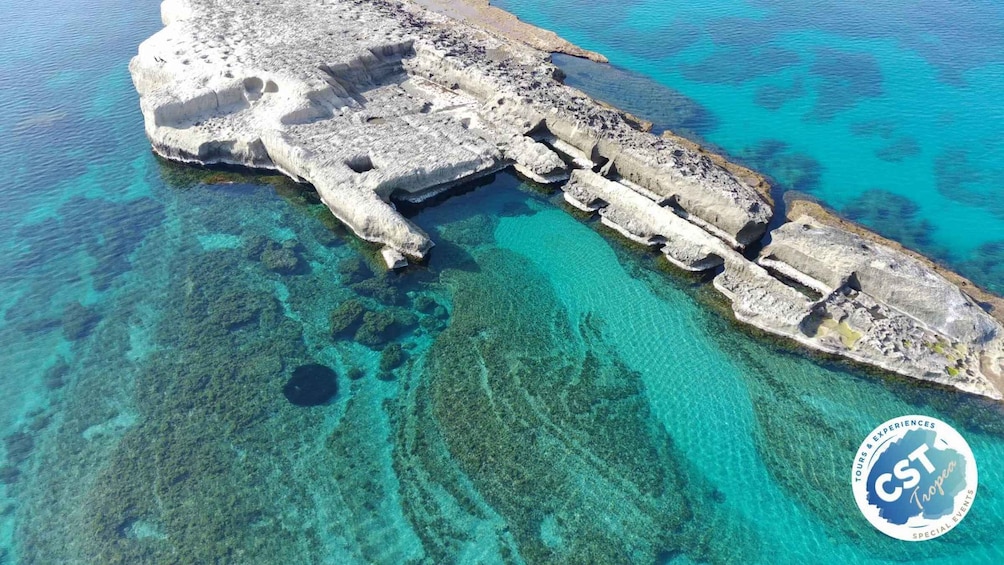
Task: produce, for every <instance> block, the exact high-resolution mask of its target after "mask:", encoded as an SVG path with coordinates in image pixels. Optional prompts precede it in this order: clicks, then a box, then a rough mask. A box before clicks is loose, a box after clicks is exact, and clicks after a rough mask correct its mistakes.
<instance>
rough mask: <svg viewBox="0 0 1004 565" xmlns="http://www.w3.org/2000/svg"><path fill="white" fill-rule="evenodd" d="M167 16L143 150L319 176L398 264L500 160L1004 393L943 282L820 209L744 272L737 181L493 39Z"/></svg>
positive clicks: (245, 14)
mask: <svg viewBox="0 0 1004 565" xmlns="http://www.w3.org/2000/svg"><path fill="white" fill-rule="evenodd" d="M424 4H426V5H428V4H429V2H424ZM433 4H442V2H441V1H440V2H437V3H433ZM162 16H163V21H164V24H165V28H164V29H163V30H162V31H160V32H158V33H157V34H155V35H154V36H153V37H151V38H150V39H148V40H147V41H145V42H144V43H143V44H142V45H141V46H140V49H139V54H138V55H137V56H136V57H135V58H134V59H133V61H132V63H131V65H130V71H131V72H132V76H133V81H134V83H135V85H136V88H137V90H138V91H139V93H140V101H141V106H142V110H143V115H144V118H145V127H146V132H147V135H148V136H149V138H150V140H151V142H152V145H153V148H154V150H155V151H157V152H158V153H159V154H161V155H163V156H165V157H167V158H170V159H175V160H178V161H187V162H194V163H203V164H214V163H215V164H219V163H228V164H238V165H245V166H249V167H255V168H264V169H275V170H279V171H282V172H284V173H285V174H287V175H289V176H290V177H293V178H294V179H298V180H301V181H304V182H309V183H311V184H313V185H314V187H315V188H316V189H317V191H318V193H319V194H320V196H321V199H322V200H323V201H324V203H325V204H326V205H327V207H328V208H329V209H330V210H331V212H332V213H333V214H334V215H335V216H336V217H338V218H339V219H340V220H341V221H342V222H343V223H345V224H346V225H347V226H348V227H349V228H351V229H352V230H353V231H354V232H355V233H356V234H357V235H359V236H360V237H361V238H363V239H366V240H368V241H372V242H376V243H379V244H382V245H383V246H384V253H383V255H384V258H385V259H386V261H387V263H388V266H390V267H392V268H395V267H398V266H401V265H404V264H406V261H405V257H410V258H412V259H421V258H422V257H424V256H425V255H426V254H427V253H428V252H429V250H430V248H431V247H432V246H433V243H434V242H433V241H432V240H431V239H430V238H429V236H428V235H427V234H426V233H424V232H423V231H422V230H420V229H419V228H418V227H417V226H415V225H414V224H412V223H410V222H409V221H408V220H406V219H405V218H404V217H402V216H401V215H400V214H398V213H397V211H396V210H395V208H394V204H393V203H394V202H395V201H401V200H407V201H421V200H423V199H425V198H428V197H429V196H431V195H434V194H437V193H438V192H441V191H442V190H444V189H446V188H449V187H451V186H453V185H455V184H457V183H461V182H465V181H468V180H471V179H473V178H475V177H477V176H480V175H485V174H489V173H491V172H494V171H496V170H499V169H501V168H504V167H509V166H514V167H515V168H516V170H517V171H519V172H520V173H521V174H523V175H525V176H527V177H529V178H531V179H533V180H535V181H537V182H542V183H556V182H560V183H564V181H566V180H568V179H569V177H571V180H569V182H567V183H564V184H563V186H562V188H563V190H564V191H565V195H566V200H568V202H569V203H571V204H573V205H575V206H577V207H579V208H582V209H584V210H590V211H597V212H598V213H599V214H600V216H601V217H602V220H603V222H604V223H605V224H607V225H610V226H611V227H614V228H615V229H617V230H618V231H619V232H620V233H622V234H624V235H625V236H627V237H630V238H631V239H634V240H635V241H639V242H642V243H644V244H646V245H653V246H657V247H659V248H660V249H661V250H662V252H663V253H664V254H665V256H666V258H667V259H668V260H669V261H670V262H672V263H673V264H675V265H677V266H678V267H681V268H684V269H687V270H691V271H703V270H708V269H719V270H720V271H721V272H720V273H719V274H718V276H717V277H716V279H715V286H716V288H718V289H719V290H720V291H722V292H723V293H724V294H725V295H726V296H727V297H729V299H730V300H731V301H732V303H733V310H734V311H735V314H736V317H737V318H738V319H739V320H742V321H744V322H747V323H750V324H752V325H755V326H757V327H760V328H762V329H764V330H766V331H769V332H772V333H775V334H778V335H783V336H786V337H789V338H792V339H795V340H797V341H799V342H801V343H803V344H805V345H807V346H810V347H813V348H815V349H819V350H823V351H828V352H831V353H836V354H839V355H843V356H845V357H848V358H851V359H855V360H857V361H861V362H865V363H869V364H872V365H876V366H879V367H883V368H886V369H889V370H893V371H896V372H899V373H901V374H904V375H909V376H914V377H919V378H924V379H928V380H934V381H937V382H941V383H944V384H948V385H951V386H955V387H958V388H961V389H963V390H967V391H970V392H974V393H977V394H984V395H987V396H991V397H994V398H1000V392H999V389H1000V386H1001V377H1000V375H999V373H1000V358H1001V357H1002V355H1004V354H1002V353H1001V351H1002V346H1001V341H1002V339H1004V338H1002V335H1004V331H1002V328H1001V326H1000V324H999V322H998V321H997V320H995V319H994V318H992V317H990V316H988V315H986V314H985V313H984V312H983V311H982V310H981V309H980V307H979V306H978V305H976V304H975V303H974V302H973V301H972V300H971V299H970V298H969V297H968V296H966V295H965V294H964V293H963V292H962V291H961V290H959V288H958V287H956V286H955V285H954V284H952V283H950V282H948V281H947V280H945V279H944V278H942V277H941V276H940V275H938V274H937V273H935V272H933V271H932V270H931V269H929V268H928V267H926V266H925V265H924V264H923V263H922V262H918V261H915V260H913V259H911V258H909V257H907V256H906V255H904V254H902V253H901V252H899V251H897V250H894V249H891V248H885V247H882V246H880V245H877V244H873V243H869V242H864V241H863V240H862V241H859V240H858V239H855V238H856V237H857V236H855V235H853V234H851V233H849V232H847V231H845V230H842V229H839V228H833V227H828V226H823V225H820V224H815V223H813V221H812V219H811V218H806V219H804V220H803V219H800V220H799V221H797V222H792V223H790V224H787V225H785V226H783V227H781V228H780V229H778V230H775V232H774V234H773V243H772V244H771V245H770V246H769V247H768V248H767V249H765V250H764V253H763V254H762V255H761V257H760V258H759V260H758V261H757V262H752V261H750V260H748V259H747V258H746V257H744V256H743V255H742V254H741V253H740V251H741V250H742V249H743V248H744V247H745V246H746V245H748V244H751V243H754V242H758V241H759V240H760V239H761V237H762V236H763V235H764V232H765V230H766V227H767V224H768V222H769V221H770V219H771V216H772V210H771V207H770V205H769V203H768V202H767V201H766V200H765V198H764V197H763V196H762V195H761V194H760V193H758V191H757V190H756V189H754V188H753V187H751V186H750V184H748V180H749V179H748V178H746V177H745V176H743V175H739V174H736V171H737V170H738V169H737V168H735V167H731V166H730V165H729V164H728V163H725V162H724V161H723V160H722V159H721V158H716V157H715V156H709V155H707V154H704V153H702V152H699V151H698V150H696V149H695V147H694V146H693V145H692V144H688V143H686V142H684V141H682V140H679V139H677V138H674V137H672V136H664V137H656V136H653V135H651V134H649V133H647V132H645V131H642V129H644V128H643V126H642V125H641V124H639V121H638V120H637V119H634V118H633V117H630V116H627V115H625V114H623V113H621V112H619V111H617V110H616V109H613V108H610V107H609V106H606V105H604V104H601V103H598V102H596V101H594V100H592V99H590V98H589V97H588V96H586V95H584V94H583V93H581V92H579V91H577V90H575V89H572V88H569V87H567V86H564V85H563V84H561V82H560V79H559V76H560V73H558V72H557V69H556V68H555V67H554V66H553V65H551V64H550V63H549V62H548V55H547V54H546V53H543V52H541V51H538V50H536V49H534V48H532V47H529V46H528V45H526V44H525V43H522V42H519V41H516V40H513V39H510V38H507V37H506V36H505V33H506V31H505V29H501V28H492V27H487V28H481V27H474V26H472V25H468V24H467V23H464V22H463V21H457V20H453V19H450V18H448V17H446V16H443V15H440V14H437V13H433V12H430V11H428V10H427V9H425V8H424V7H422V6H420V5H418V4H415V3H412V2H408V1H405V2H397V1H393V0H369V1H363V0H298V1H291V2H281V1H279V0H261V1H260V2H255V3H253V4H252V3H248V2H245V1H242V0H165V2H164V3H163V5H162ZM464 20H466V21H475V22H476V21H480V20H478V18H469V17H468V18H464ZM744 179H745V180H744ZM859 239H860V238H859Z"/></svg>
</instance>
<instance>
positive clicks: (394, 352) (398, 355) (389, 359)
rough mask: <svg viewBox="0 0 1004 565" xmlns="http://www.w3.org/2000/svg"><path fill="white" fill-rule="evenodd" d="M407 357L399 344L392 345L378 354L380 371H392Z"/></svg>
mask: <svg viewBox="0 0 1004 565" xmlns="http://www.w3.org/2000/svg"><path fill="white" fill-rule="evenodd" d="M407 358H408V356H407V355H406V354H405V352H404V348H403V347H401V344H400V343H392V344H390V345H388V346H387V347H385V348H384V350H383V353H381V354H380V370H381V371H392V370H394V369H397V368H398V367H400V366H401V365H402V364H403V363H404V361H405V359H407Z"/></svg>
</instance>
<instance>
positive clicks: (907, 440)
mask: <svg viewBox="0 0 1004 565" xmlns="http://www.w3.org/2000/svg"><path fill="white" fill-rule="evenodd" d="M976 481H977V478H976V459H974V458H973V452H972V450H971V449H970V448H969V444H968V443H966V440H965V439H963V438H962V436H961V435H959V432H957V431H955V429H954V428H952V427H951V426H949V425H948V424H946V423H944V422H942V421H941V420H938V419H936V418H931V417H928V416H903V417H900V418H894V419H892V420H889V421H888V422H885V423H884V424H882V425H880V426H879V427H877V428H875V430H874V431H872V433H870V434H868V437H866V438H865V440H864V442H862V443H861V447H860V448H859V449H858V453H857V455H856V456H855V458H854V465H853V466H852V469H851V486H852V488H853V491H854V498H855V500H856V501H857V503H858V508H860V509H861V513H862V514H864V515H865V518H867V519H868V521H869V522H871V524H872V525H873V526H875V528H877V529H878V530H879V531H881V532H882V533H884V534H886V535H888V536H891V537H894V538H896V539H900V540H904V541H924V540H929V539H934V538H936V537H938V536H941V535H944V534H946V533H948V532H949V531H950V530H951V529H952V528H954V527H955V526H957V525H958V524H959V522H961V521H962V519H963V518H965V516H966V514H968V513H969V509H970V508H971V507H972V505H973V499H975V498H976Z"/></svg>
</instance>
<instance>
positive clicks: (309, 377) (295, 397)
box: [282, 364, 338, 406]
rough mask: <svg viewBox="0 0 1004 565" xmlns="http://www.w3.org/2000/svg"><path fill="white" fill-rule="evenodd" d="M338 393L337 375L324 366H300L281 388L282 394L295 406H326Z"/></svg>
mask: <svg viewBox="0 0 1004 565" xmlns="http://www.w3.org/2000/svg"><path fill="white" fill-rule="evenodd" d="M337 392H338V375H336V374H335V372H334V371H332V370H331V369H329V368H328V367H325V366H324V365H314V364H311V365H301V366H299V367H297V368H296V369H294V370H293V376H291V377H290V378H289V380H288V381H286V384H285V385H284V386H283V387H282V394H283V395H284V396H285V397H286V400H289V402H290V403H292V404H295V405H296V406H321V405H323V404H327V403H328V402H329V401H330V400H331V399H332V398H334V397H335V394H336V393H337Z"/></svg>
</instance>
